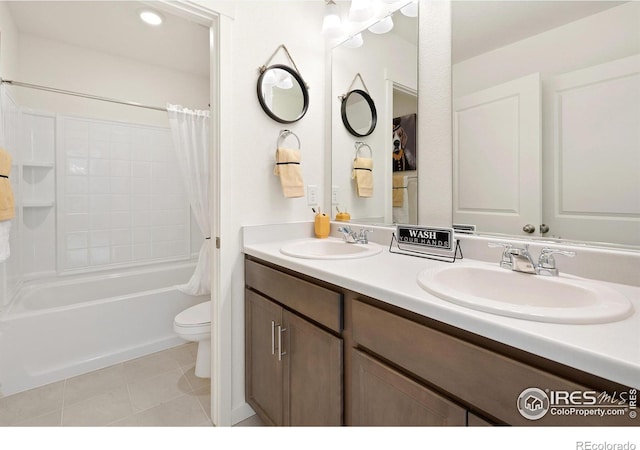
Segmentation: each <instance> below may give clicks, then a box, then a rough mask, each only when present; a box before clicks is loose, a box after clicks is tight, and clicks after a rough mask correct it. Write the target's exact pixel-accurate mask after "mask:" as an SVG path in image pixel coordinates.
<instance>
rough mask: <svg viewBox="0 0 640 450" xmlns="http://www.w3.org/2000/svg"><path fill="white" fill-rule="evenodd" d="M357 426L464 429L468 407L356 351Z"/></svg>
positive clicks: (354, 400) (354, 407)
mask: <svg viewBox="0 0 640 450" xmlns="http://www.w3.org/2000/svg"><path fill="white" fill-rule="evenodd" d="M352 371H353V373H352V375H353V376H352V394H351V395H352V397H351V398H352V402H351V408H352V420H353V425H355V426H445V425H448V426H451V425H459V426H464V425H466V423H467V420H466V418H467V412H466V410H465V409H464V408H461V407H460V406H458V405H456V404H455V403H453V402H451V401H449V400H447V399H446V398H444V397H442V396H441V395H439V394H436V393H435V392H433V391H431V390H430V389H427V388H426V387H424V386H422V385H420V384H418V383H416V382H415V381H413V380H411V379H409V378H407V377H405V376H404V375H402V374H401V373H399V372H397V371H396V370H394V369H392V368H391V367H389V366H387V365H385V364H383V363H381V362H380V361H378V360H376V359H374V358H372V357H370V356H368V355H367V354H365V353H362V352H360V351H358V350H356V349H354V350H353V353H352Z"/></svg>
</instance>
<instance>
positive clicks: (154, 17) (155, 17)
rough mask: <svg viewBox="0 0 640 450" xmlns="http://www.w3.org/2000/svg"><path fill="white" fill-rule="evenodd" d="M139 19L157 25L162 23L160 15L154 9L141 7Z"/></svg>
mask: <svg viewBox="0 0 640 450" xmlns="http://www.w3.org/2000/svg"><path fill="white" fill-rule="evenodd" d="M138 14H139V15H140V19H142V21H143V22H144V23H146V24H149V25H153V26H158V25H160V24H161V23H162V16H161V15H160V14H158V13H157V12H155V11H151V10H149V9H143V10H141V11H140V12H139V13H138Z"/></svg>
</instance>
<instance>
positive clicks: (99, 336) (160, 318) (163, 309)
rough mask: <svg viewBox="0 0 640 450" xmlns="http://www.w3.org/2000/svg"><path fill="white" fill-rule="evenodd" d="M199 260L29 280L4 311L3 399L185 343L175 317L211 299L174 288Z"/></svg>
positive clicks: (0, 327) (0, 332) (0, 325)
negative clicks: (96, 273) (178, 331)
mask: <svg viewBox="0 0 640 450" xmlns="http://www.w3.org/2000/svg"><path fill="white" fill-rule="evenodd" d="M194 266H195V265H194V264H193V263H174V264H163V265H157V266H147V267H139V268H137V269H129V270H118V271H115V270H112V271H105V272H102V273H100V274H99V275H95V274H94V275H88V274H87V275H74V276H68V277H65V278H62V279H56V278H52V279H49V280H43V281H31V282H28V283H25V284H24V285H23V287H22V288H21V290H20V291H19V292H18V295H17V296H16V298H15V299H14V300H13V302H12V303H11V304H10V305H9V307H8V308H7V309H6V311H4V312H3V313H2V314H1V315H0V354H1V355H2V364H0V397H1V396H7V395H11V394H14V393H16V392H21V391H24V390H27V389H31V388H34V387H37V386H42V385H44V384H47V383H51V382H54V381H59V380H63V379H65V378H68V377H71V376H76V375H79V374H83V373H86V372H89V371H92V370H96V369H99V368H103V367H106V366H108V365H111V364H115V363H119V362H123V361H126V360H129V359H132V358H136V357H140V356H143V355H147V354H149V353H152V352H156V351H159V350H162V349H166V348H169V347H172V346H175V345H178V344H180V343H183V342H184V341H183V340H182V339H180V338H179V337H178V336H177V335H176V334H175V333H174V331H173V327H172V324H173V320H174V317H175V316H176V314H178V313H179V312H180V311H182V310H184V309H186V308H188V307H190V306H193V305H195V304H198V303H202V302H204V301H206V300H208V299H209V297H208V296H200V297H197V296H190V295H186V294H184V293H182V292H180V291H178V290H176V289H175V287H174V286H175V285H176V284H181V283H184V281H185V280H187V279H188V278H189V277H190V276H191V273H192V272H193V269H194ZM16 343H18V345H17V344H16Z"/></svg>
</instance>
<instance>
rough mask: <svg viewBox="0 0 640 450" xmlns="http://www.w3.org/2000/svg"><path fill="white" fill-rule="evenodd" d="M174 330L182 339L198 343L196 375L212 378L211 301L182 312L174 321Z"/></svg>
mask: <svg viewBox="0 0 640 450" xmlns="http://www.w3.org/2000/svg"><path fill="white" fill-rule="evenodd" d="M173 330H174V331H175V332H176V333H177V334H178V336H180V337H181V338H182V339H184V340H187V341H192V342H197V343H198V354H197V356H196V369H195V374H196V376H197V377H200V378H211V301H208V302H204V303H200V304H198V305H195V306H192V307H191V308H187V309H185V310H184V311H182V312H181V313H180V314H178V315H177V316H176V318H175V319H174V321H173Z"/></svg>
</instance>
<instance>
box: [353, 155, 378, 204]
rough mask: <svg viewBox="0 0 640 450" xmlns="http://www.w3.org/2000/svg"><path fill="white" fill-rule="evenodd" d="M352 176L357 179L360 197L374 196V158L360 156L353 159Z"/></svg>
mask: <svg viewBox="0 0 640 450" xmlns="http://www.w3.org/2000/svg"><path fill="white" fill-rule="evenodd" d="M351 178H353V179H354V180H356V189H357V192H358V197H372V196H373V159H371V158H359V157H357V158H356V159H354V160H353V172H351Z"/></svg>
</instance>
